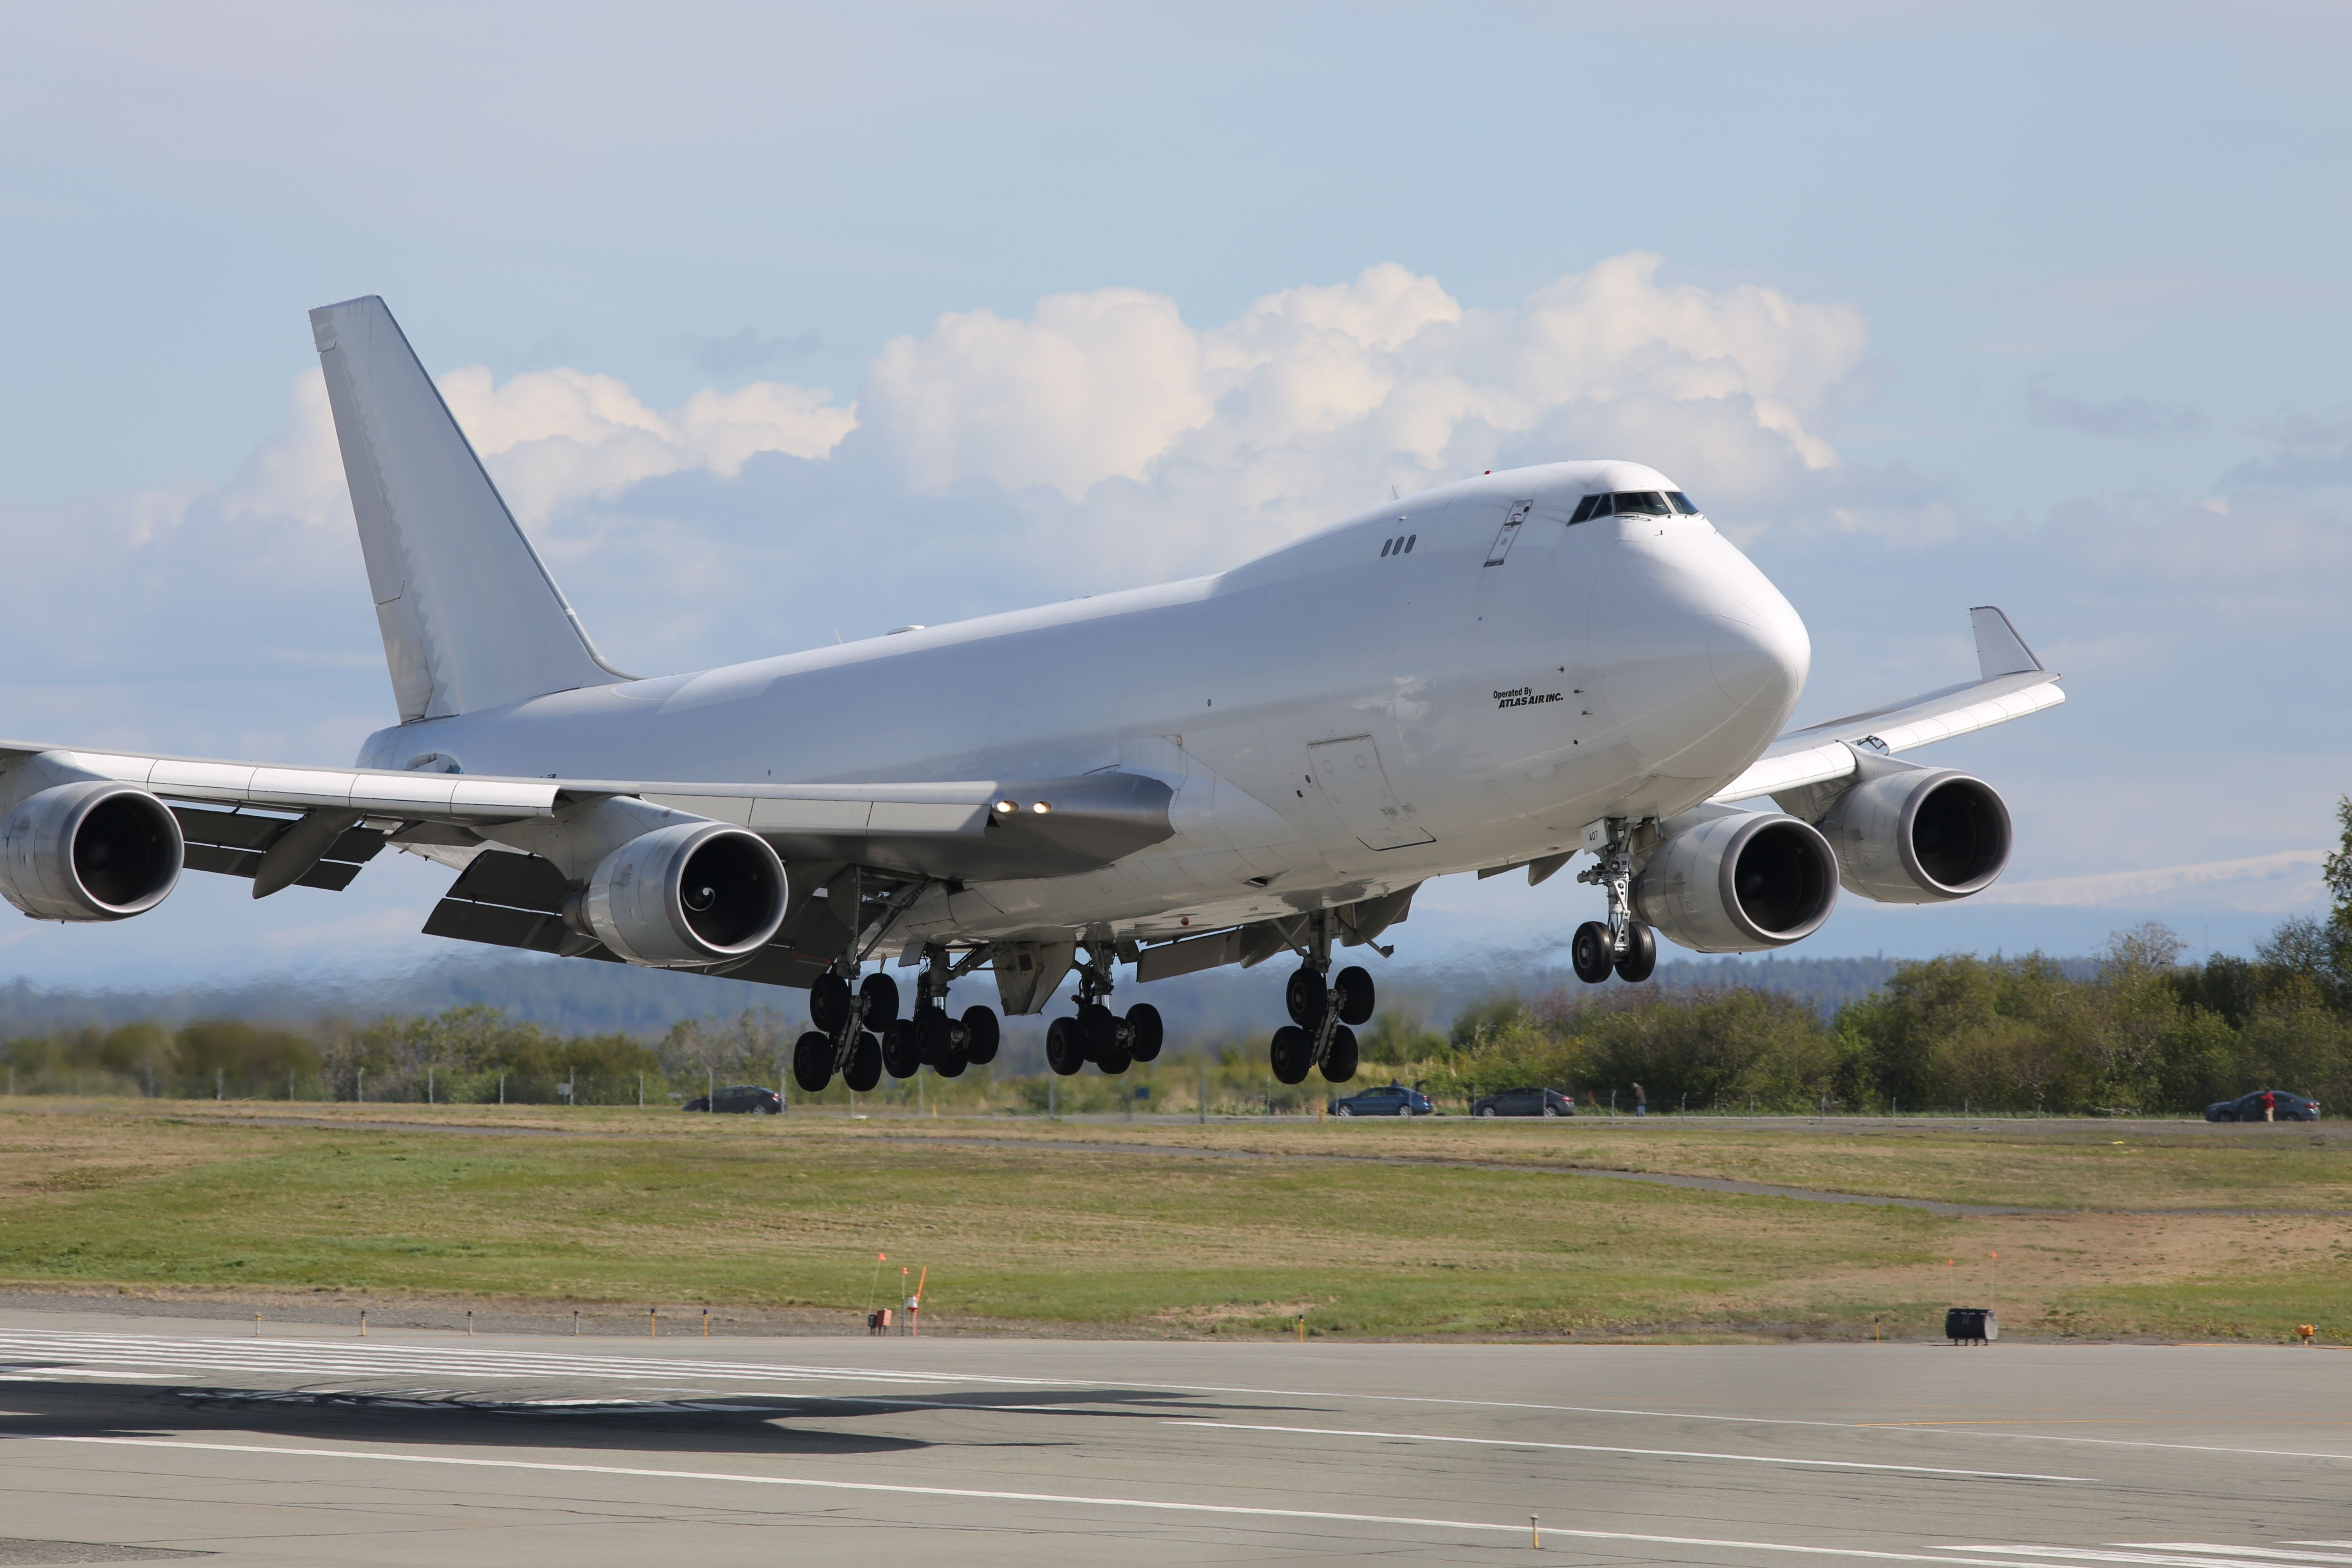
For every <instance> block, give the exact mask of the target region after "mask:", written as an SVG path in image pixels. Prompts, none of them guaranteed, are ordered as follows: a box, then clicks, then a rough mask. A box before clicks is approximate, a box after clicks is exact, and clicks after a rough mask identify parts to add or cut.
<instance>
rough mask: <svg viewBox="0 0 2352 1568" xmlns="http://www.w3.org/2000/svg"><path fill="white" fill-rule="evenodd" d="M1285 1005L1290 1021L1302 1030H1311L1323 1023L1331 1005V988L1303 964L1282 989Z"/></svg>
mask: <svg viewBox="0 0 2352 1568" xmlns="http://www.w3.org/2000/svg"><path fill="white" fill-rule="evenodd" d="M1282 1002H1283V1005H1284V1006H1286V1007H1288V1008H1289V1009H1290V1021H1291V1022H1292V1023H1294V1024H1296V1025H1297V1026H1299V1027H1300V1028H1302V1029H1311V1028H1313V1027H1314V1026H1316V1025H1318V1024H1319V1023H1321V1022H1322V1021H1323V1011H1324V1009H1325V1008H1327V1007H1328V1006H1329V1005H1331V992H1330V987H1328V986H1327V985H1325V984H1323V977H1322V976H1321V975H1320V974H1318V973H1315V971H1313V970H1311V969H1309V968H1307V966H1306V965H1304V964H1301V965H1299V967H1298V968H1297V970H1296V971H1294V972H1293V973H1292V974H1291V976H1290V979H1289V982H1288V983H1287V984H1285V985H1284V986H1283V988H1282Z"/></svg>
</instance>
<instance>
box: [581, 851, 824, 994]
mask: <svg viewBox="0 0 2352 1568" xmlns="http://www.w3.org/2000/svg"><path fill="white" fill-rule="evenodd" d="M789 890H790V889H789V885H788V884H787V883H786V881H785V879H784V865H783V862H782V861H781V860H779V859H777V858H776V852H775V850H773V849H772V848H771V847H769V846H768V841H767V840H766V839H764V838H762V837H760V836H759V835H758V834H756V833H751V832H747V831H746V830H744V829H743V828H740V827H735V826H730V825H729V824H727V823H723V822H681V823H677V824H674V825H673V826H668V827H659V828H656V829H655V830H654V831H653V832H651V833H647V834H645V835H643V836H642V837H636V838H632V839H631V840H629V842H627V843H626V844H624V845H622V846H621V847H619V848H618V849H615V850H614V851H613V852H612V853H611V854H610V855H608V856H606V857H605V858H604V863H603V864H602V865H600V866H598V867H597V868H596V869H595V871H594V872H593V873H592V874H591V875H590V877H589V879H588V886H587V887H586V889H583V891H582V893H581V895H580V898H579V905H578V917H579V922H580V923H583V924H584V925H585V926H586V927H587V929H588V931H589V932H590V933H592V934H593V935H594V936H595V938H596V939H597V940H598V941H599V942H603V943H604V945H605V946H606V947H608V948H610V949H612V950H613V952H614V953H616V954H618V955H619V956H620V957H622V958H624V959H626V960H627V961H628V962H629V963H642V964H646V965H649V966H651V967H653V968H656V969H703V968H708V967H709V966H710V965H712V964H714V963H727V962H728V961H729V960H730V959H737V958H742V957H745V956H747V955H748V954H751V953H753V952H758V951H759V950H760V949H761V948H762V947H765V946H767V944H768V942H770V941H771V940H772V938H773V937H774V936H775V934H776V928H777V927H779V926H781V925H782V924H783V923H784V903H785V899H786V895H787V893H788V892H789Z"/></svg>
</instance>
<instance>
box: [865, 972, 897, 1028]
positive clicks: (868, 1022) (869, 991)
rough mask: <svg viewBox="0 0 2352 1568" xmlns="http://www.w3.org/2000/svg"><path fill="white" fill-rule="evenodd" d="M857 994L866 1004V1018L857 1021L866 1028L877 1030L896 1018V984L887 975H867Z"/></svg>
mask: <svg viewBox="0 0 2352 1568" xmlns="http://www.w3.org/2000/svg"><path fill="white" fill-rule="evenodd" d="M857 994H858V996H859V997H860V998H862V999H863V1000H864V1002H865V1003H866V1016H865V1017H864V1018H862V1019H860V1020H858V1021H859V1022H860V1023H862V1024H864V1025H865V1026H866V1027H867V1028H869V1029H879V1028H880V1027H881V1026H883V1025H885V1024H887V1023H888V1022H889V1021H890V1020H891V1019H893V1018H895V1017H897V1016H898V982H897V981H895V980H893V979H891V978H890V977H889V976H888V975H887V974H882V973H874V974H869V975H867V976H866V984H863V985H860V986H859V987H858V988H857Z"/></svg>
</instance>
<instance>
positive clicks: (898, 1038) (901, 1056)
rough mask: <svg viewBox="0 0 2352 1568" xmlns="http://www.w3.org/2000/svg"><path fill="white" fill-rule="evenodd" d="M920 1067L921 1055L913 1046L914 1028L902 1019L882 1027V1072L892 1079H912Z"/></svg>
mask: <svg viewBox="0 0 2352 1568" xmlns="http://www.w3.org/2000/svg"><path fill="white" fill-rule="evenodd" d="M922 1066H923V1057H922V1053H921V1051H920V1050H919V1049H918V1048H917V1047H916V1045H915V1028H914V1026H913V1025H911V1024H909V1023H908V1022H907V1021H906V1020H905V1019H904V1018H893V1019H891V1020H890V1021H889V1022H888V1023H887V1024H885V1025H883V1026H882V1068H883V1070H884V1071H885V1072H887V1073H888V1074H889V1075H890V1076H891V1077H892V1078H912V1077H914V1076H915V1074H916V1073H918V1072H919V1071H920V1070H921V1069H922Z"/></svg>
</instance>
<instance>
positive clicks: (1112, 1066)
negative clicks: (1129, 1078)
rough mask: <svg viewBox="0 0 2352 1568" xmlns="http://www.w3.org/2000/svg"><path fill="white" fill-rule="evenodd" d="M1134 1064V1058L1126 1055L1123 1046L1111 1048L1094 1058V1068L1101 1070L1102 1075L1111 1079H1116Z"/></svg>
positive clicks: (1125, 1048)
mask: <svg viewBox="0 0 2352 1568" xmlns="http://www.w3.org/2000/svg"><path fill="white" fill-rule="evenodd" d="M1134 1063H1135V1058H1133V1057H1131V1056H1129V1055H1128V1054H1127V1047H1124V1046H1113V1047H1111V1048H1110V1049H1108V1050H1107V1051H1104V1052H1102V1053H1101V1054H1100V1055H1098V1056H1097V1057H1096V1058H1095V1066H1097V1067H1098V1068H1102V1070H1103V1071H1104V1073H1105V1074H1107V1075H1108V1076H1109V1077H1111V1078H1117V1077H1118V1075H1119V1074H1121V1073H1123V1072H1125V1071H1126V1070H1127V1069H1128V1068H1129V1067H1132V1066H1133V1065H1134Z"/></svg>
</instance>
